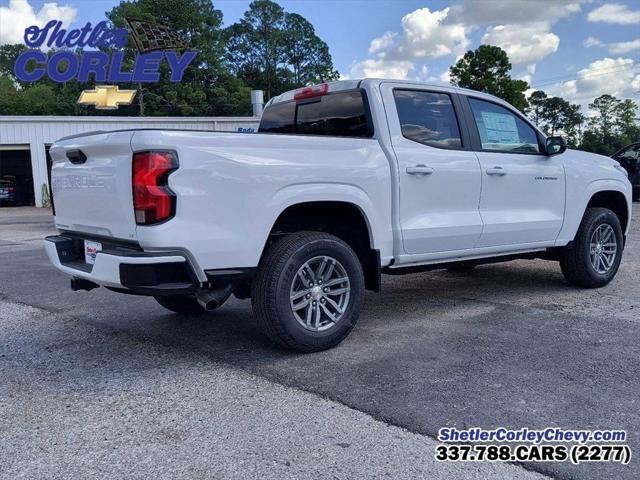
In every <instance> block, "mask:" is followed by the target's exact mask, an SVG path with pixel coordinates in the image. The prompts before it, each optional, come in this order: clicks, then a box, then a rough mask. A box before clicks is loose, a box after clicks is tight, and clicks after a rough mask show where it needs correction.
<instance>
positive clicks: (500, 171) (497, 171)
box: [486, 167, 507, 176]
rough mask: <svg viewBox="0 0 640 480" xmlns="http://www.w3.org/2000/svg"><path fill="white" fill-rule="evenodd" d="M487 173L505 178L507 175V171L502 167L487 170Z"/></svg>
mask: <svg viewBox="0 0 640 480" xmlns="http://www.w3.org/2000/svg"><path fill="white" fill-rule="evenodd" d="M486 172H487V175H499V176H503V175H506V174H507V171H506V170H505V169H504V168H502V167H493V168H487V170H486Z"/></svg>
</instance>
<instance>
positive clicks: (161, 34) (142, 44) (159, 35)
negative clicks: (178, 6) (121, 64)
mask: <svg viewBox="0 0 640 480" xmlns="http://www.w3.org/2000/svg"><path fill="white" fill-rule="evenodd" d="M125 20H126V21H127V24H128V25H129V31H130V32H131V35H132V37H133V41H134V43H135V44H136V48H137V49H138V51H139V52H140V53H145V52H153V51H154V50H187V49H188V48H189V45H188V44H187V42H185V40H184V39H183V38H182V37H180V35H178V34H177V33H175V32H174V31H172V30H171V29H170V28H169V27H167V26H166V25H162V24H161V23H155V22H150V21H148V20H138V19H136V18H127V19H125Z"/></svg>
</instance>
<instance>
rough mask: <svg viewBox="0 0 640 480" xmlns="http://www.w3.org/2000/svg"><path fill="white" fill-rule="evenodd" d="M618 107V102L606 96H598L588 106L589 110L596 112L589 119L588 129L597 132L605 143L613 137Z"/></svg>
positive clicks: (614, 98) (612, 97)
mask: <svg viewBox="0 0 640 480" xmlns="http://www.w3.org/2000/svg"><path fill="white" fill-rule="evenodd" d="M619 105H620V100H618V99H617V98H616V97H614V96H613V95H608V94H606V95H600V96H599V97H598V98H596V99H595V100H594V101H593V103H590V104H589V109H591V110H593V111H594V112H596V115H594V116H593V117H591V122H590V127H591V128H592V129H594V130H596V131H597V132H599V134H600V135H601V137H602V139H603V140H604V141H605V142H606V141H607V140H608V139H610V138H611V137H612V136H613V133H614V132H613V129H614V126H615V125H616V123H617V121H616V113H617V111H618V108H619Z"/></svg>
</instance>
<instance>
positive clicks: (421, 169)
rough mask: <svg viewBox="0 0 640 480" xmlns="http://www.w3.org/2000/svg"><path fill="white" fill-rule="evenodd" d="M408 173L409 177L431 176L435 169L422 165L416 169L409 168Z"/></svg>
mask: <svg viewBox="0 0 640 480" xmlns="http://www.w3.org/2000/svg"><path fill="white" fill-rule="evenodd" d="M407 173H408V174H409V175H431V174H432V173H433V168H431V167H427V166H426V165H422V164H420V165H416V166H415V167H407Z"/></svg>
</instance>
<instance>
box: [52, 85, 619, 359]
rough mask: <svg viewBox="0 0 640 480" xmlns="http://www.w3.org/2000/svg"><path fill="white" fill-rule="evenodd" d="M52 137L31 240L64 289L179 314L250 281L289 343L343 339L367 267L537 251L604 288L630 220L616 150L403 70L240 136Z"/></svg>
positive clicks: (478, 260)
mask: <svg viewBox="0 0 640 480" xmlns="http://www.w3.org/2000/svg"><path fill="white" fill-rule="evenodd" d="M50 152H51V156H52V158H53V167H52V174H51V177H52V192H53V203H54V208H55V213H54V215H55V225H56V227H57V229H58V230H59V235H56V236H51V237H47V238H46V240H45V242H44V243H45V246H46V250H47V253H48V256H49V258H50V259H51V261H52V262H53V264H54V265H55V266H56V267H57V268H58V269H60V270H61V271H63V272H65V273H67V274H69V275H71V277H72V279H71V287H72V288H73V289H74V290H90V289H92V288H96V287H98V286H104V287H106V288H108V289H110V290H113V291H115V292H122V293H128V294H136V295H148V296H153V297H154V298H155V299H156V300H157V301H158V303H160V304H161V305H162V306H164V307H166V308H167V309H169V310H173V311H175V312H179V313H184V314H187V313H203V312H205V311H209V310H213V309H215V308H217V307H219V306H220V305H222V304H223V303H224V302H225V300H227V299H228V298H229V296H230V295H235V296H236V297H238V298H241V299H246V298H251V301H252V305H253V312H254V316H255V318H256V320H257V324H258V326H259V327H260V329H261V330H262V331H263V332H264V333H265V334H266V335H267V336H268V337H270V338H271V339H272V340H274V341H275V342H277V343H279V344H280V345H282V346H284V347H286V348H289V349H294V350H298V351H304V352H310V351H317V350H322V349H326V348H330V347H332V346H335V345H337V344H338V343H340V342H341V341H342V340H343V339H344V338H345V337H346V336H347V335H348V334H349V332H350V331H351V330H352V329H353V327H354V325H355V324H356V321H357V319H358V315H359V313H360V310H361V307H362V304H363V297H364V292H365V289H369V290H374V291H379V290H380V283H381V275H382V274H390V275H397V274H403V273H408V272H417V271H425V270H432V269H438V268H448V269H452V270H457V271H466V270H470V269H472V268H473V267H475V266H476V265H479V264H483V263H490V262H497V261H506V260H513V259H516V258H543V259H547V260H552V261H558V262H559V263H560V268H561V269H562V272H563V274H564V276H565V277H566V279H567V280H568V282H569V283H571V284H573V285H576V286H579V287H585V288H593V287H601V286H603V285H606V284H608V283H609V282H610V281H611V279H612V278H613V277H614V276H615V274H616V272H617V270H618V267H619V265H620V259H621V257H622V251H623V248H624V244H625V238H626V234H627V232H628V230H629V221H630V218H631V185H630V183H629V180H628V178H627V174H626V171H625V170H624V169H623V168H622V167H621V166H620V165H619V164H618V163H617V162H616V161H614V160H612V159H610V158H607V157H604V156H600V155H594V154H590V153H585V152H580V151H574V150H567V146H566V143H565V142H564V140H563V139H562V138H560V137H545V136H544V135H543V134H542V132H540V131H539V130H537V129H536V128H535V127H534V126H533V125H532V124H531V123H530V122H529V121H528V120H527V118H526V117H524V116H523V115H522V114H521V113H520V112H519V111H518V110H516V109H514V108H513V107H512V106H510V105H509V104H507V103H505V102H504V101H502V100H500V99H498V98H495V97H493V96H490V95H486V94H483V93H479V92H475V91H471V90H464V89H460V88H455V87H448V86H439V85H425V84H422V83H415V82H406V81H391V80H379V79H378V80H376V79H365V80H359V81H355V80H348V81H339V82H332V83H325V84H320V85H314V86H310V87H305V88H301V89H298V90H295V91H291V92H287V93H284V94H282V95H279V96H277V97H275V98H272V99H271V100H270V101H269V102H268V104H267V105H266V107H265V110H264V114H263V115H262V118H261V121H260V127H259V132H258V133H256V134H246V133H217V132H204V131H184V130H182V131H181V130H149V129H141V130H120V131H110V132H92V133H87V134H82V135H76V136H71V137H66V138H62V139H60V140H59V141H57V142H56V143H55V144H54V145H53V146H52V147H51V150H50Z"/></svg>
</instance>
